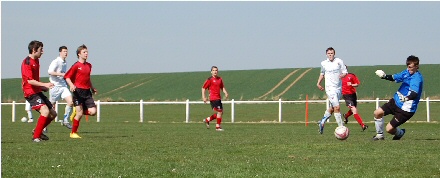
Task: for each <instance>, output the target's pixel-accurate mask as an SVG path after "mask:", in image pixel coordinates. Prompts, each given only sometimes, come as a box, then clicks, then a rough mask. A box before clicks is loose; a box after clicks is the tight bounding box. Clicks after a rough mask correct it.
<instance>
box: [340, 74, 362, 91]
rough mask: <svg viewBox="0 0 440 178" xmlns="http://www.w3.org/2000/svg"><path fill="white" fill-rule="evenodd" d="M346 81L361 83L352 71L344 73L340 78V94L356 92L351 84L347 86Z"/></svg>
mask: <svg viewBox="0 0 440 178" xmlns="http://www.w3.org/2000/svg"><path fill="white" fill-rule="evenodd" d="M348 83H351V84H361V82H359V79H358V78H357V77H356V75H354V74H352V73H348V74H347V75H345V77H344V78H342V94H343V95H347V94H353V93H356V88H355V87H353V86H349V85H348Z"/></svg>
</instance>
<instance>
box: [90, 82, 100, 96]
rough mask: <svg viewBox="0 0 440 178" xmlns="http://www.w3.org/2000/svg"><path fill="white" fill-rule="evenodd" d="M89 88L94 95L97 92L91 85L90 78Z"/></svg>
mask: <svg viewBox="0 0 440 178" xmlns="http://www.w3.org/2000/svg"><path fill="white" fill-rule="evenodd" d="M90 90H91V91H92V93H93V94H95V95H96V94H98V90H97V89H96V88H95V87H93V84H92V80H90Z"/></svg>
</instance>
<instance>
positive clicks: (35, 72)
mask: <svg viewBox="0 0 440 178" xmlns="http://www.w3.org/2000/svg"><path fill="white" fill-rule="evenodd" d="M21 79H22V81H21V87H22V89H23V93H24V97H29V96H31V95H33V94H36V93H40V92H41V87H40V86H34V85H31V84H29V83H28V80H36V81H40V60H39V59H32V58H30V57H29V56H28V57H26V58H25V59H24V60H23V62H22V63H21Z"/></svg>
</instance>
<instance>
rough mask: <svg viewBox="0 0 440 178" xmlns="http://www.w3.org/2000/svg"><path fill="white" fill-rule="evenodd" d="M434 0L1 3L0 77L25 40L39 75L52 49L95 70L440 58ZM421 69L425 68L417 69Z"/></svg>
mask: <svg viewBox="0 0 440 178" xmlns="http://www.w3.org/2000/svg"><path fill="white" fill-rule="evenodd" d="M439 9H440V2H344V1H340V2H215V1H211V2H102V1H101V2H99V1H98V2H83V1H79V2H9V1H7V2H1V78H20V77H21V75H20V64H21V61H22V60H23V59H24V58H25V57H26V56H27V55H28V51H27V45H28V44H29V42H30V41H32V40H39V41H42V42H43V43H44V54H43V56H42V58H41V61H40V64H41V76H43V77H44V76H48V74H47V68H48V66H49V64H50V61H51V60H53V59H55V58H56V57H57V56H58V47H59V46H62V45H65V46H67V47H68V48H69V56H68V58H67V60H68V65H69V67H70V65H71V64H72V63H73V62H75V61H76V60H77V58H76V54H75V51H76V48H77V47H78V46H80V45H82V44H85V45H86V46H87V47H88V50H89V60H88V61H89V62H90V63H92V65H93V71H92V75H101V74H121V73H169V72H192V71H207V72H209V70H210V67H211V66H212V65H216V66H218V67H219V70H220V72H221V71H222V70H250V69H274V68H304V67H319V65H320V62H321V61H322V60H324V59H325V49H326V48H327V47H330V46H332V47H334V48H335V49H336V56H337V57H339V58H341V59H343V60H344V62H345V63H346V64H347V65H348V66H373V65H405V60H406V57H408V56H409V55H416V56H418V57H420V60H421V64H422V65H423V64H438V63H440V60H439V58H438V53H439V46H440V11H439ZM421 69H422V70H423V67H422V68H421Z"/></svg>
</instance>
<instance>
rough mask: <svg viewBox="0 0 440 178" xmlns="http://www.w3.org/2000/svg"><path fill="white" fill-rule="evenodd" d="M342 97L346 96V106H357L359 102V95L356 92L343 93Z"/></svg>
mask: <svg viewBox="0 0 440 178" xmlns="http://www.w3.org/2000/svg"><path fill="white" fill-rule="evenodd" d="M342 98H344V100H345V105H346V106H348V107H350V106H354V107H357V104H358V102H357V95H356V93H353V94H347V95H342Z"/></svg>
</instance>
